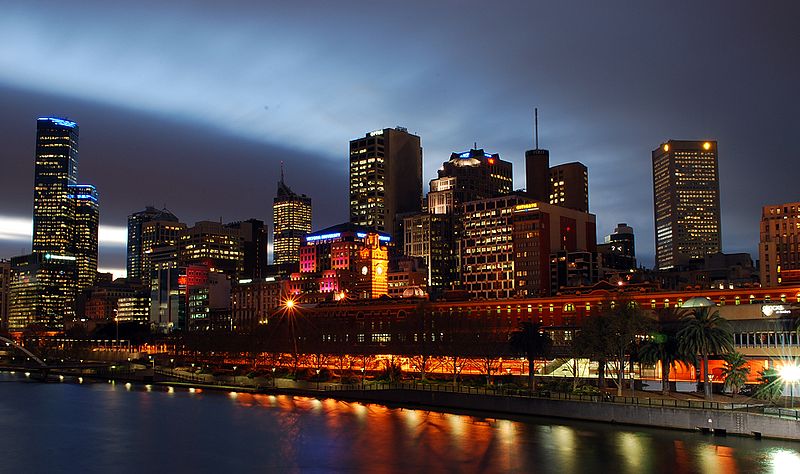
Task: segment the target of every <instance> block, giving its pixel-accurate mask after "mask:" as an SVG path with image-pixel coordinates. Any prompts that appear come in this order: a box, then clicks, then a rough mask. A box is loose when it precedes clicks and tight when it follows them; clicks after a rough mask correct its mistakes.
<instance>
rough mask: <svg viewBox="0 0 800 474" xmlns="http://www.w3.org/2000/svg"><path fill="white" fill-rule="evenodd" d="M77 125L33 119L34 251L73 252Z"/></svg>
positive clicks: (62, 120) (60, 120)
mask: <svg viewBox="0 0 800 474" xmlns="http://www.w3.org/2000/svg"><path fill="white" fill-rule="evenodd" d="M77 176H78V124H77V123H75V122H72V121H69V120H64V119H60V118H56V117H40V118H39V119H38V120H37V121H36V166H35V175H34V196H33V253H35V254H52V255H72V251H73V242H74V240H73V234H72V233H73V218H74V213H75V208H74V205H73V203H72V199H71V196H70V193H71V191H70V186H73V185H75V184H77Z"/></svg>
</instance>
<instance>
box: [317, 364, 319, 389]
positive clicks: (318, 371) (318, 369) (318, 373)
mask: <svg viewBox="0 0 800 474" xmlns="http://www.w3.org/2000/svg"><path fill="white" fill-rule="evenodd" d="M317 390H319V369H317Z"/></svg>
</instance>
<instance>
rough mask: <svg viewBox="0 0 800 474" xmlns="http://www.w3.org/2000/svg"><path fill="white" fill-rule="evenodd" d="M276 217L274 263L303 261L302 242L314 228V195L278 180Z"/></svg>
mask: <svg viewBox="0 0 800 474" xmlns="http://www.w3.org/2000/svg"><path fill="white" fill-rule="evenodd" d="M272 221H273V224H272V225H273V227H274V232H275V235H274V237H273V240H272V255H273V259H272V260H273V263H276V264H284V263H297V262H299V261H300V245H301V244H302V243H303V239H304V238H305V236H306V234H308V233H309V232H311V198H310V197H308V196H306V195H305V194H296V193H295V192H293V191H292V190H291V188H289V186H287V185H286V183H285V182H284V181H283V170H281V180H280V181H279V182H278V193H277V194H276V196H275V198H274V199H273V201H272Z"/></svg>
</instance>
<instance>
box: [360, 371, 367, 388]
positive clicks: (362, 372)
mask: <svg viewBox="0 0 800 474" xmlns="http://www.w3.org/2000/svg"><path fill="white" fill-rule="evenodd" d="M365 370H367V369H366V367H361V390H364V371H365Z"/></svg>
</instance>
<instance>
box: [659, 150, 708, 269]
mask: <svg viewBox="0 0 800 474" xmlns="http://www.w3.org/2000/svg"><path fill="white" fill-rule="evenodd" d="M652 157H653V197H654V199H653V201H654V213H655V223H656V268H657V269H659V270H666V269H671V268H675V267H678V266H681V265H687V264H690V263H692V262H693V261H696V260H698V259H702V258H705V257H706V255H709V254H713V253H717V252H720V251H721V249H722V230H721V229H722V227H721V223H720V205H719V171H718V160H717V142H716V141H688V140H669V141H667V142H665V143H662V144H661V145H660V146H659V147H658V148H656V149H655V150H653V153H652Z"/></svg>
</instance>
